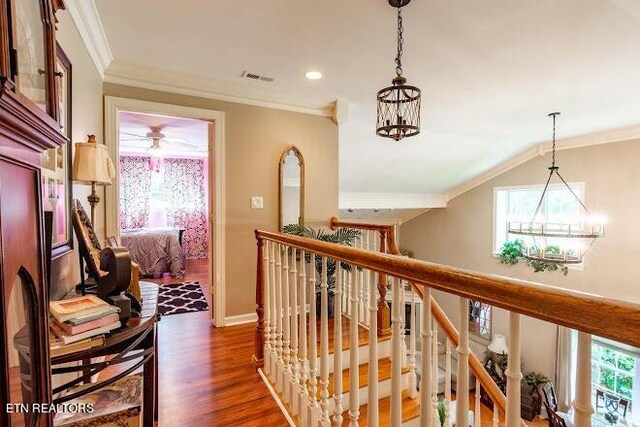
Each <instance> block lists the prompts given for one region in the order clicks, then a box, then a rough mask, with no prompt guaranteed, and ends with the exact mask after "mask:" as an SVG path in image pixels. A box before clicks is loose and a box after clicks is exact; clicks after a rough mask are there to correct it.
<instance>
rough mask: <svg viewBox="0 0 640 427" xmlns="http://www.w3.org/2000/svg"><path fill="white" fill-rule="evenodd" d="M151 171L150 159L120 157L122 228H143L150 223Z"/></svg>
mask: <svg viewBox="0 0 640 427" xmlns="http://www.w3.org/2000/svg"><path fill="white" fill-rule="evenodd" d="M150 189H151V171H150V169H149V158H148V157H139V156H121V157H120V228H121V229H123V230H127V229H131V228H143V227H146V226H148V223H149V192H150Z"/></svg>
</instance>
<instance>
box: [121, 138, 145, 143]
mask: <svg viewBox="0 0 640 427" xmlns="http://www.w3.org/2000/svg"><path fill="white" fill-rule="evenodd" d="M134 141H136V142H149V140H148V139H147V138H120V142H134Z"/></svg>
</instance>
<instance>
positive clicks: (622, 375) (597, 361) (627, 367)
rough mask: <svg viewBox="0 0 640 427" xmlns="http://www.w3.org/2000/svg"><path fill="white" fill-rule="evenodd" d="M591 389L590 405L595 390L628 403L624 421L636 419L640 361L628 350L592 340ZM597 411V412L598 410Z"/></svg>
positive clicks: (639, 417)
mask: <svg viewBox="0 0 640 427" xmlns="http://www.w3.org/2000/svg"><path fill="white" fill-rule="evenodd" d="M591 388H592V396H593V406H594V407H596V406H597V402H596V390H598V389H600V390H602V391H603V392H604V393H606V394H610V395H613V396H616V397H620V398H622V399H625V400H628V401H629V408H628V410H627V419H631V420H633V421H634V422H637V421H639V420H640V360H639V359H638V354H637V353H636V351H634V350H632V349H626V348H625V347H624V346H622V345H620V344H616V343H612V342H609V341H605V340H600V339H595V338H594V341H593V344H592V347H591ZM599 410H601V409H599Z"/></svg>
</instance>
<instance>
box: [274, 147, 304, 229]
mask: <svg viewBox="0 0 640 427" xmlns="http://www.w3.org/2000/svg"><path fill="white" fill-rule="evenodd" d="M291 151H293V154H294V155H295V156H296V157H297V158H298V164H299V165H300V215H299V216H298V224H300V225H304V195H305V191H304V185H305V184H304V173H305V170H304V169H305V168H304V157H303V156H302V152H301V151H300V149H298V147H296V146H295V145H290V146H288V147H287V148H285V150H284V151H283V152H282V155H281V156H280V163H279V175H278V231H282V227H283V226H284V224H282V214H283V212H282V202H283V201H284V200H283V199H284V197H283V196H284V195H283V194H282V193H283V191H282V187H283V186H284V160H285V159H286V158H287V156H288V155H289V153H290V152H291Z"/></svg>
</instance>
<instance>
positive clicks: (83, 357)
mask: <svg viewBox="0 0 640 427" xmlns="http://www.w3.org/2000/svg"><path fill="white" fill-rule="evenodd" d="M140 293H141V295H142V310H141V313H140V317H132V318H130V319H129V320H128V322H127V324H126V325H123V326H122V327H120V328H119V329H116V330H115V331H113V332H111V333H109V334H107V335H106V336H105V343H104V345H102V346H100V347H94V348H90V349H87V350H81V351H78V352H75V353H69V354H64V355H61V356H56V357H53V358H51V374H52V375H62V374H68V373H74V372H77V373H79V374H80V375H79V376H78V377H77V378H75V379H73V380H71V381H68V382H66V383H64V384H62V385H61V386H58V387H56V388H54V389H53V394H57V393H60V392H62V391H66V390H70V389H72V388H73V387H75V386H77V385H79V384H82V383H83V382H87V381H88V380H90V378H91V377H92V376H93V375H96V374H98V373H100V372H101V371H103V370H104V369H106V368H107V367H109V366H113V365H118V364H120V363H125V362H129V363H133V365H131V366H130V367H127V369H125V370H124V371H122V372H120V373H118V374H116V375H114V376H112V377H109V378H106V379H104V380H101V381H98V382H96V383H93V384H91V385H89V386H87V387H84V388H83V389H82V390H80V391H76V392H74V391H70V392H69V393H68V394H66V395H65V396H63V397H58V398H56V399H53V403H54V404H59V403H64V402H67V401H69V400H72V399H75V398H77V397H79V396H84V395H86V394H89V393H91V392H94V391H96V390H98V389H100V388H103V387H106V386H108V385H110V384H112V383H114V382H116V381H118V380H119V379H121V378H123V377H125V376H126V375H129V374H131V373H132V372H134V371H135V370H136V369H138V368H140V367H142V369H143V373H142V375H143V400H142V415H143V425H144V426H145V427H152V426H153V424H154V421H156V420H157V419H158V408H157V401H158V400H157V396H158V387H157V384H158V381H157V379H158V365H157V359H156V349H157V339H158V337H157V333H156V332H157V331H156V329H157V321H158V320H159V314H158V309H157V307H158V285H156V284H154V283H149V282H142V281H141V282H140ZM69 296H70V297H72V296H74V295H73V294H72V295H69ZM18 334H20V333H18ZM28 339H29V337H28V336H26V333H25V334H24V336H20V337H18V336H16V341H21V340H25V341H24V342H25V343H28ZM28 348H29V347H28V345H27V346H20V347H19V349H20V351H23V349H26V350H28ZM112 355H113V357H112V358H110V359H108V360H104V361H102V362H94V363H92V362H91V359H92V358H97V357H103V356H112ZM69 362H82V364H81V365H80V366H58V365H61V364H64V363H69Z"/></svg>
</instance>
